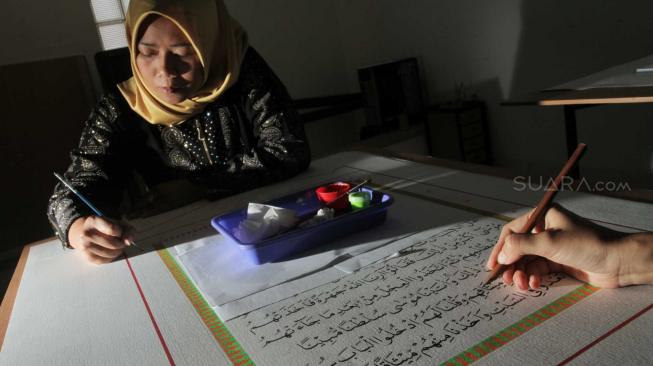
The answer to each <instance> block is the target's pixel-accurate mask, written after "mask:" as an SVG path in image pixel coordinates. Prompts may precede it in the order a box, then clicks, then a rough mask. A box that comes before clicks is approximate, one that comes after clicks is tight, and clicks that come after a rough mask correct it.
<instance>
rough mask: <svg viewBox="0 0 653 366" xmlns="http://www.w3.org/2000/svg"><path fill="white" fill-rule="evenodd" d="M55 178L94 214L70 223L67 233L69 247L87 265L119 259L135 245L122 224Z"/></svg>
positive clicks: (64, 182)
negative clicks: (86, 260)
mask: <svg viewBox="0 0 653 366" xmlns="http://www.w3.org/2000/svg"><path fill="white" fill-rule="evenodd" d="M55 176H56V177H57V179H59V180H60V181H61V183H63V184H64V185H65V186H66V187H67V188H68V189H70V190H71V191H72V192H73V193H74V194H75V195H76V196H77V197H78V198H79V199H80V200H81V201H82V202H83V203H84V204H86V205H87V206H88V207H89V208H90V209H91V210H92V211H93V212H94V213H95V216H85V217H80V218H78V219H76V220H75V221H74V222H73V223H72V225H71V226H70V229H69V230H68V243H69V244H70V246H71V247H73V248H75V249H78V250H80V251H81V252H82V253H83V255H84V256H85V257H86V258H87V259H88V260H89V261H90V262H92V263H95V264H102V263H108V262H111V261H113V260H114V259H115V258H117V257H118V256H120V255H121V254H122V252H123V249H125V248H126V247H127V246H130V245H134V246H136V245H135V244H134V238H133V237H132V235H131V234H130V233H129V232H128V231H127V230H126V229H125V228H124V227H123V226H122V225H120V224H118V223H116V222H114V221H112V220H109V219H108V218H106V217H105V216H104V215H103V214H102V212H101V211H100V210H99V209H97V208H96V207H95V206H94V205H93V204H92V203H91V202H90V201H89V200H88V199H87V198H86V197H84V196H83V195H82V194H81V193H80V192H79V191H77V190H76V189H75V188H74V187H73V186H72V185H71V184H70V183H68V182H67V181H66V180H65V179H64V178H63V177H61V176H60V175H59V174H57V173H55ZM136 247H138V246H136Z"/></svg>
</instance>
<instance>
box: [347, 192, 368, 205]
mask: <svg viewBox="0 0 653 366" xmlns="http://www.w3.org/2000/svg"><path fill="white" fill-rule="evenodd" d="M371 200H372V194H371V193H370V192H368V191H360V192H353V193H350V194H349V203H350V204H351V208H352V209H353V210H360V209H362V208H367V207H369V206H370V201H371Z"/></svg>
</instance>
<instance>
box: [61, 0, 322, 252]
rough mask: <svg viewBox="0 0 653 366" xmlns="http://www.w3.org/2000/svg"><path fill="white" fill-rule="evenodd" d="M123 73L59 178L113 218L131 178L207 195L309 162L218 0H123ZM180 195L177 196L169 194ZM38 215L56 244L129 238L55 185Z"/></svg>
mask: <svg viewBox="0 0 653 366" xmlns="http://www.w3.org/2000/svg"><path fill="white" fill-rule="evenodd" d="M126 29H127V35H128V45H129V50H130V56H131V57H130V58H131V67H132V71H133V77H132V78H130V79H129V80H126V81H124V82H122V83H120V84H119V85H118V89H119V93H117V92H116V93H109V94H107V95H105V96H104V97H103V98H102V100H101V101H100V102H99V103H98V105H97V107H96V108H95V109H94V110H93V111H92V112H91V115H90V117H89V119H88V120H87V122H86V124H85V126H84V129H83V131H82V137H81V139H80V143H79V146H78V147H77V148H76V149H74V150H73V151H72V152H71V158H72V162H71V165H70V166H69V167H68V170H67V171H66V173H65V177H66V179H67V180H68V181H69V182H70V183H72V185H73V186H75V188H76V189H77V190H79V191H80V192H81V193H82V194H84V195H85V196H87V197H88V198H89V199H90V200H91V201H92V202H94V203H95V204H96V205H97V206H100V209H101V210H103V211H105V212H109V213H110V215H111V216H113V217H118V216H120V215H121V214H124V213H125V212H124V211H125V208H124V207H123V206H124V205H120V204H119V203H120V202H121V201H124V200H122V197H123V196H124V193H125V189H126V187H127V185H128V182H129V181H130V178H131V177H132V176H133V175H134V174H133V172H136V173H138V174H137V176H138V177H140V178H142V179H141V180H143V181H144V183H145V185H146V186H148V187H152V186H155V185H157V184H162V183H165V182H170V181H180V180H181V181H184V182H187V183H188V185H192V186H193V187H201V190H202V191H203V192H204V193H203V195H204V196H205V197H209V198H219V197H223V196H226V195H230V194H234V193H237V192H240V191H243V190H247V189H250V188H253V187H256V186H260V185H263V184H266V183H270V182H272V181H277V180H281V179H285V178H288V177H291V176H293V175H295V174H297V173H299V172H300V171H302V170H304V169H305V168H306V167H307V166H308V164H309V162H310V150H309V148H308V145H307V143H306V139H305V136H304V131H303V128H302V125H301V123H300V122H299V120H298V117H297V113H296V111H295V110H294V109H293V107H292V101H291V99H290V97H289V96H288V93H287V91H286V89H285V87H284V86H283V84H282V83H281V82H280V81H279V79H278V78H277V77H276V76H275V75H274V73H273V72H272V70H271V69H270V68H269V67H268V65H267V64H266V63H265V61H264V60H263V59H262V58H261V57H260V55H259V54H258V53H257V52H256V51H255V50H254V49H253V48H252V47H250V46H249V45H248V43H247V34H246V33H245V31H244V30H243V29H242V27H241V26H240V25H239V24H238V23H237V22H236V21H235V20H234V19H233V18H231V16H230V15H229V13H228V12H227V9H226V8H225V6H224V4H223V3H222V1H221V0H131V2H130V4H129V10H128V12H127V21H126ZM179 193H180V194H181V193H182V192H179ZM48 218H49V220H50V222H51V223H52V226H53V228H54V230H55V231H56V233H57V234H58V236H59V238H60V239H61V242H62V243H63V244H64V246H66V247H72V248H76V249H78V250H80V251H81V252H82V253H83V254H84V255H85V256H86V257H87V258H88V259H89V260H90V261H92V262H94V263H106V262H110V261H112V260H113V259H114V258H116V257H117V256H118V255H120V253H121V252H122V249H123V248H124V247H125V246H126V245H129V243H130V242H131V240H132V238H131V237H130V235H129V234H128V233H127V232H126V231H125V229H124V227H122V226H121V225H120V224H118V223H117V222H116V221H112V220H109V219H105V218H102V217H97V216H95V215H93V214H92V212H90V211H89V210H88V209H87V208H86V207H85V206H84V205H83V204H82V203H81V202H79V201H78V200H77V199H76V198H75V197H74V196H73V194H72V193H71V192H70V191H68V190H67V189H66V188H65V187H63V186H62V185H57V186H56V187H55V190H54V194H53V195H52V197H51V198H50V203H49V206H48Z"/></svg>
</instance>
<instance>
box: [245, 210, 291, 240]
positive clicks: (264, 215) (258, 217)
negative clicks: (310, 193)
mask: <svg viewBox="0 0 653 366" xmlns="http://www.w3.org/2000/svg"><path fill="white" fill-rule="evenodd" d="M297 221H299V218H298V217H297V213H296V212H295V211H293V210H291V209H287V208H282V207H275V206H269V205H264V204H260V203H250V204H249V206H247V219H245V220H243V221H241V223H240V224H239V225H238V227H237V228H236V229H235V230H234V236H235V237H236V238H237V239H238V240H240V241H241V242H242V243H248V244H251V243H255V242H258V241H261V240H263V239H266V238H269V237H271V236H274V235H277V234H279V233H282V232H284V231H286V230H288V229H290V228H292V227H294V226H295V225H296V224H297Z"/></svg>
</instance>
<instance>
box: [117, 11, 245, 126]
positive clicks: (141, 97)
mask: <svg viewBox="0 0 653 366" xmlns="http://www.w3.org/2000/svg"><path fill="white" fill-rule="evenodd" d="M152 14H156V15H160V16H163V17H166V18H168V19H170V20H171V21H172V22H173V23H174V24H176V25H177V26H178V27H179V28H180V29H181V31H182V32H183V33H184V35H185V36H186V37H187V38H188V39H189V41H190V43H191V44H192V45H193V47H194V48H195V52H196V53H197V55H198V56H199V59H200V62H201V63H202V66H203V67H204V83H203V84H202V86H201V87H200V89H199V91H198V92H197V93H196V94H195V95H194V96H193V97H191V98H189V99H186V100H185V101H183V102H181V103H177V104H170V103H166V102H164V101H162V100H160V99H158V98H157V97H156V96H155V94H154V93H152V92H151V91H150V90H149V89H148V88H147V86H145V83H144V82H143V79H142V77H141V75H140V73H139V71H138V67H137V66H136V53H137V52H138V48H137V42H138V39H136V38H137V35H138V31H139V26H140V25H141V24H142V22H143V20H144V19H145V18H146V17H147V16H148V15H152ZM126 18H127V19H126V22H125V26H126V28H127V41H128V44H129V51H130V58H131V67H132V72H133V74H134V76H133V77H132V78H130V79H129V80H127V81H125V82H122V83H120V84H118V89H120V92H121V93H122V95H123V96H124V97H125V99H126V100H127V103H129V105H130V106H131V108H132V109H133V110H134V111H136V113H138V114H139V115H140V116H141V117H143V118H144V119H145V120H146V121H148V122H150V123H152V124H164V125H168V126H172V125H175V124H178V123H181V122H183V121H185V120H187V119H188V118H190V117H192V116H193V115H195V114H197V113H199V112H201V111H202V110H203V109H204V107H205V106H206V104H208V103H211V102H212V101H214V100H216V99H217V98H218V97H219V96H220V95H221V94H222V93H224V92H225V91H226V90H227V89H228V88H229V87H230V86H232V85H233V84H234V83H235V82H236V81H237V80H238V73H239V72H240V65H241V62H242V59H243V56H244V54H245V51H246V50H247V47H248V46H247V34H246V33H245V30H244V29H243V28H242V27H241V26H240V24H238V22H236V20H234V19H233V18H232V17H231V16H230V15H229V13H228V12H227V8H226V7H225V6H224V3H223V2H222V0H131V1H130V3H129V9H128V10H127V16H126Z"/></svg>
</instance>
